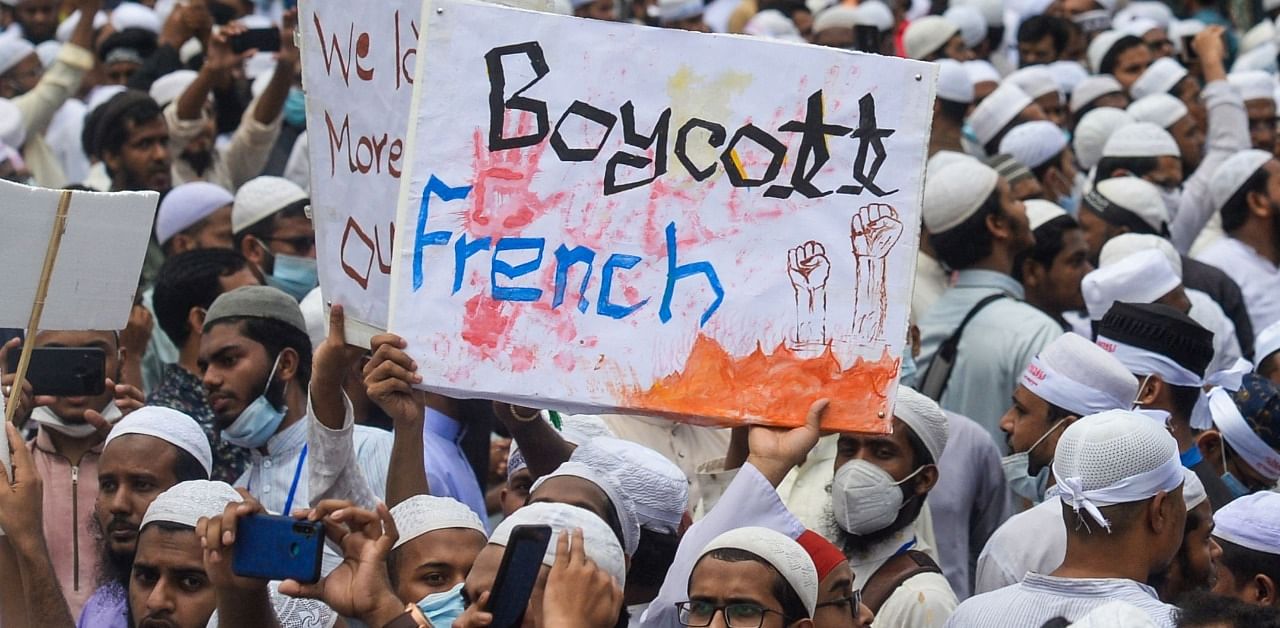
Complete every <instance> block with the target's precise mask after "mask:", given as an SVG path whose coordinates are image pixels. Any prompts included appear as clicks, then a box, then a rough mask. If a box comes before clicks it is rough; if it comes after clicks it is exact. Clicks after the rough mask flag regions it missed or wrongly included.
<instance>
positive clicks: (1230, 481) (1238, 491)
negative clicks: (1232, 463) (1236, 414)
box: [1221, 441, 1252, 499]
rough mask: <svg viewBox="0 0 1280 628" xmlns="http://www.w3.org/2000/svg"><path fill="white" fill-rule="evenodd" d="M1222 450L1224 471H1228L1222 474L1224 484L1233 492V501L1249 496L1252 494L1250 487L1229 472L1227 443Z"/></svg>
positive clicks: (1223, 444) (1224, 443)
mask: <svg viewBox="0 0 1280 628" xmlns="http://www.w3.org/2000/svg"><path fill="white" fill-rule="evenodd" d="M1221 449H1222V470H1223V471H1226V473H1223V474H1222V483H1223V484H1226V485H1227V490H1228V491H1231V499H1235V498H1237V497H1244V496H1245V495H1248V494H1249V493H1251V492H1252V491H1250V490H1249V487H1247V486H1245V485H1244V483H1243V482H1241V481H1240V480H1237V479H1236V476H1235V475H1233V474H1232V473H1231V472H1230V471H1227V443H1226V442H1225V441H1224V442H1223V443H1222V445H1221Z"/></svg>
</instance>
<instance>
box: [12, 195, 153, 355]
mask: <svg viewBox="0 0 1280 628" xmlns="http://www.w3.org/2000/svg"><path fill="white" fill-rule="evenodd" d="M61 195H62V192H61V191H60V190H49V189H45V188H37V187H28V186H25V185H21V184H18V183H11V182H8V181H3V180H0V225H3V227H0V294H3V295H4V298H3V299H0V327H16V328H26V326H27V323H28V321H29V319H30V316H31V306H32V305H33V304H34V303H35V298H36V291H37V288H38V286H39V284H40V270H41V267H42V266H43V264H44V258H45V249H46V248H47V247H48V245H49V235H50V234H51V233H52V231H53V223H54V217H55V216H56V215H57V213H58V200H59V198H60V197H61ZM159 202H160V195H159V194H157V193H155V192H113V193H106V192H75V193H73V194H72V196H71V205H70V206H69V207H68V208H67V222H66V230H65V231H64V232H63V235H62V242H61V245H60V247H59V249H58V257H57V260H56V261H55V262H54V266H53V274H52V275H51V276H50V279H49V288H48V293H47V295H46V297H45V305H44V312H43V314H42V315H41V317H40V329H43V330H57V331H61V330H88V329H94V330H119V329H124V326H125V323H127V322H128V321H129V310H130V309H132V307H133V299H134V295H135V293H136V292H137V290H138V277H139V275H140V274H141V272H142V260H143V258H144V257H145V256H146V253H147V242H148V239H149V238H150V236H151V223H152V220H153V219H154V218H155V213H156V205H157V204H158V203H159Z"/></svg>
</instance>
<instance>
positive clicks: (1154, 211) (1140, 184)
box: [1084, 177, 1169, 234]
mask: <svg viewBox="0 0 1280 628" xmlns="http://www.w3.org/2000/svg"><path fill="white" fill-rule="evenodd" d="M1084 203H1085V204H1086V205H1087V206H1088V207H1089V209H1091V210H1093V211H1094V212H1095V213H1097V214H1101V215H1102V218H1103V219H1104V220H1106V221H1107V222H1110V223H1113V224H1123V223H1124V222H1126V219H1128V218H1129V216H1117V215H1116V214H1115V213H1113V212H1118V211H1124V212H1128V213H1130V214H1132V215H1134V216H1137V217H1138V218H1139V219H1141V220H1142V222H1144V223H1146V225H1147V226H1148V227H1151V229H1152V230H1153V231H1155V232H1156V233H1158V234H1160V233H1164V232H1165V230H1166V229H1167V228H1168V224H1169V209H1168V208H1167V207H1166V206H1165V204H1164V200H1163V199H1161V198H1160V190H1159V189H1158V188H1156V186H1155V185H1153V184H1151V183H1150V182H1148V181H1146V180H1144V179H1139V178H1138V177H1112V178H1110V179H1104V180H1102V181H1099V182H1097V183H1096V184H1095V185H1094V186H1093V190H1091V191H1090V192H1088V193H1086V194H1085V197H1084Z"/></svg>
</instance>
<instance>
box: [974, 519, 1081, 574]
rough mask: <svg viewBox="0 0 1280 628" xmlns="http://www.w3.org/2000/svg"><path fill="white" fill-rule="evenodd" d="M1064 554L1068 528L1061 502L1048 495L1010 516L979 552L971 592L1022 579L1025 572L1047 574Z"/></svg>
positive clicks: (1060, 561)
mask: <svg viewBox="0 0 1280 628" xmlns="http://www.w3.org/2000/svg"><path fill="white" fill-rule="evenodd" d="M1066 556H1067V528H1066V524H1064V523H1063V522H1062V502H1061V501H1059V500H1058V498H1057V497H1050V498H1049V499H1046V500H1044V501H1043V502H1041V503H1039V504H1036V505H1035V506H1034V507H1032V508H1030V509H1028V510H1025V511H1023V512H1020V513H1018V514H1016V515H1014V516H1012V517H1010V518H1009V520H1008V521H1006V522H1004V525H1002V526H1000V527H999V528H998V529H997V530H996V532H995V534H992V535H991V540H989V541H987V546H986V547H984V548H982V554H980V555H979V556H978V572H977V575H976V578H975V582H974V593H977V594H982V593H989V592H991V591H995V590H996V589H1002V588H1004V587H1007V586H1009V585H1011V584H1017V583H1019V582H1022V578H1023V576H1025V575H1027V573H1029V572H1030V573H1039V574H1047V573H1050V572H1052V571H1053V570H1055V569H1057V568H1058V566H1059V565H1061V564H1062V559H1063V558H1066Z"/></svg>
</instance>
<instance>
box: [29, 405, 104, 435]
mask: <svg viewBox="0 0 1280 628" xmlns="http://www.w3.org/2000/svg"><path fill="white" fill-rule="evenodd" d="M123 416H124V414H123V413H122V412H120V408H117V407H116V402H115V401H109V402H107V405H106V407H105V408H103V409H102V418H104V419H106V420H107V423H110V424H111V425H115V423H116V421H119V420H120V419H121V418H122V417H123ZM31 420H32V421H35V422H36V423H39V424H40V425H43V426H45V427H47V428H49V429H51V430H53V431H55V432H57V433H59V434H62V435H64V436H69V437H71V438H89V437H90V436H93V435H94V434H96V433H97V432H98V428H96V427H94V426H93V425H91V424H89V423H87V422H81V423H68V422H67V421H64V420H63V419H62V417H60V416H58V415H56V414H54V413H53V410H50V409H49V408H47V407H45V406H40V407H39V408H36V409H34V410H32V411H31Z"/></svg>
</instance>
